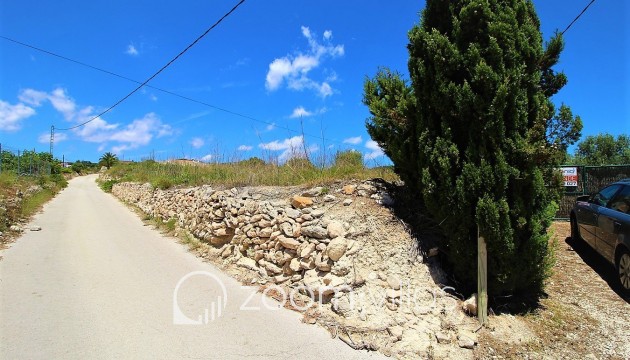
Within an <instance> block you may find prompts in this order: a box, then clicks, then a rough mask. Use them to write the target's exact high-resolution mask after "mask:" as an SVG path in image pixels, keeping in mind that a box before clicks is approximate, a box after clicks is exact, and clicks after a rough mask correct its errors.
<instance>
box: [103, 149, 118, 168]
mask: <svg viewBox="0 0 630 360" xmlns="http://www.w3.org/2000/svg"><path fill="white" fill-rule="evenodd" d="M117 162H118V156H116V154H112V153H110V152H106V153H105V154H103V156H101V158H100V159H99V163H100V164H101V165H104V166H106V167H107V168H108V169H109V168H110V167H112V165H114V164H115V163H117Z"/></svg>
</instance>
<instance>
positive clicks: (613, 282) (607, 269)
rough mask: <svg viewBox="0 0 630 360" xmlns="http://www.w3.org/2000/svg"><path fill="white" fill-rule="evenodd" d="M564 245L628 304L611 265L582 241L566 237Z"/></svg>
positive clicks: (627, 298)
mask: <svg viewBox="0 0 630 360" xmlns="http://www.w3.org/2000/svg"><path fill="white" fill-rule="evenodd" d="M564 241H565V243H566V244H567V245H569V246H570V247H571V248H572V249H573V250H574V251H575V253H576V254H577V255H578V256H579V257H580V258H581V259H582V260H583V261H584V263H585V264H586V265H588V266H589V267H591V269H593V270H594V271H595V272H596V273H597V275H599V277H601V278H602V280H604V281H605V282H606V283H607V284H608V287H609V288H610V289H611V290H612V291H614V292H615V294H617V296H619V298H620V299H622V300H624V301H625V302H626V303H628V304H630V297H627V296H624V294H623V290H622V289H621V285H620V284H619V282H618V281H617V273H616V270H615V267H614V266H613V265H611V263H610V262H608V261H607V260H606V259H605V258H604V257H603V256H601V255H600V254H599V253H598V252H597V251H595V249H593V248H592V247H591V246H590V245H589V244H587V243H586V242H585V241H583V240H576V239H573V238H571V237H567V238H566V239H565V240H564Z"/></svg>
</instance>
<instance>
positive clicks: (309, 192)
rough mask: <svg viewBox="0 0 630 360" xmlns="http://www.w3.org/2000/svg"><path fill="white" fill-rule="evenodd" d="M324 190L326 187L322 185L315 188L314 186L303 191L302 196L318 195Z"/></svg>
mask: <svg viewBox="0 0 630 360" xmlns="http://www.w3.org/2000/svg"><path fill="white" fill-rule="evenodd" d="M323 190H324V189H323V188H322V187H320V186H318V187H314V188H312V189H310V190H307V191H305V192H303V193H302V196H303V197H316V196H319V195H321V193H322V191H323Z"/></svg>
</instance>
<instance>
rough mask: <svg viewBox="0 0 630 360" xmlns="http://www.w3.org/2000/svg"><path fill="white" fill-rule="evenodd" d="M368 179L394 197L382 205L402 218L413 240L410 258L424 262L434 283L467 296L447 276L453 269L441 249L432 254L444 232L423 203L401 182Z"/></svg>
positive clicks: (452, 292)
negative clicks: (389, 202) (390, 202)
mask: <svg viewBox="0 0 630 360" xmlns="http://www.w3.org/2000/svg"><path fill="white" fill-rule="evenodd" d="M371 181H372V182H373V183H374V184H375V185H376V186H377V187H378V188H379V190H381V191H383V190H384V191H385V192H386V193H387V194H389V195H390V196H391V197H392V198H393V200H394V201H393V203H392V204H385V206H387V207H388V208H389V209H390V211H391V212H392V213H393V215H394V216H395V217H396V218H398V219H399V220H400V221H401V223H402V224H403V226H404V227H405V229H406V230H407V232H408V233H409V235H410V236H411V237H412V239H413V240H414V242H413V246H412V248H411V249H409V253H410V257H411V258H412V259H418V258H420V259H422V263H424V264H426V265H427V268H428V270H429V274H430V276H431V279H432V280H433V282H434V283H435V284H436V285H438V286H439V287H441V288H445V287H448V288H450V289H448V290H445V291H447V292H448V293H450V294H452V295H455V296H457V297H459V298H462V299H463V298H464V296H465V295H469V294H468V293H465V292H463V291H462V290H461V289H459V286H458V285H459V284H458V283H457V281H456V280H455V279H454V278H453V277H452V276H451V275H450V274H451V273H452V271H451V269H450V266H449V263H448V261H447V260H446V257H445V255H444V254H443V253H442V252H441V251H437V253H432V251H435V249H437V248H439V244H440V243H441V242H442V238H443V235H442V234H441V231H440V229H439V225H438V224H437V223H436V222H435V221H433V220H432V219H431V218H430V217H428V216H427V215H425V214H427V211H426V209H425V208H424V206H423V205H422V203H421V202H420V201H418V200H417V199H416V198H415V197H414V196H412V195H411V191H410V190H409V188H407V187H406V186H404V185H403V184H402V183H389V182H387V181H385V180H383V179H372V180H371ZM432 249H433V250H432ZM452 289H454V290H452Z"/></svg>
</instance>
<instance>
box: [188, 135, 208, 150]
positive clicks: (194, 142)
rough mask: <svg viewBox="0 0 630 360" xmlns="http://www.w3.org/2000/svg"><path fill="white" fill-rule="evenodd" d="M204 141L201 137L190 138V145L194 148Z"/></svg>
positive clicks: (199, 146)
mask: <svg viewBox="0 0 630 360" xmlns="http://www.w3.org/2000/svg"><path fill="white" fill-rule="evenodd" d="M205 143H206V142H205V141H203V139H202V138H199V137H196V138H193V139H192V140H190V145H192V147H194V148H195V149H199V148H201V147H202V146H203V145H204V144H205Z"/></svg>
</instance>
